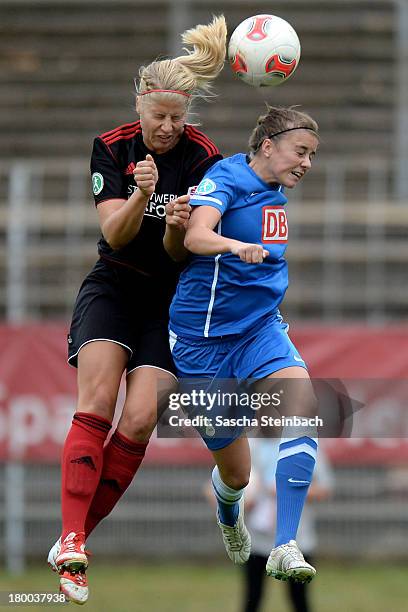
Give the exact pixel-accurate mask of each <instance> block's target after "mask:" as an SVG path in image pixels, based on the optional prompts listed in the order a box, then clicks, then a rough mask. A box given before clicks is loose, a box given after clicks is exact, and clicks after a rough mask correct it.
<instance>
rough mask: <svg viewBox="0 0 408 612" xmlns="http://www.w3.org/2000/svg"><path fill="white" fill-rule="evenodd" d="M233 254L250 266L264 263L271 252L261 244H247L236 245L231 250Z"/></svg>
mask: <svg viewBox="0 0 408 612" xmlns="http://www.w3.org/2000/svg"><path fill="white" fill-rule="evenodd" d="M231 253H232V254H233V255H237V256H238V257H239V258H240V260H241V261H243V262H244V263H248V264H258V263H262V262H263V260H264V259H265V257H268V255H269V252H268V251H266V250H265V249H264V248H263V247H262V246H261V245H260V244H250V243H247V242H239V243H238V244H234V245H233V247H232V248H231Z"/></svg>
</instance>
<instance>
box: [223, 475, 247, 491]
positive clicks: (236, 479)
mask: <svg viewBox="0 0 408 612" xmlns="http://www.w3.org/2000/svg"><path fill="white" fill-rule="evenodd" d="M222 480H223V481H224V483H225V484H226V485H227V486H228V487H231V489H235V490H236V491H239V490H240V489H245V487H246V486H247V484H248V482H249V471H248V472H236V473H230V474H226V475H225V476H224V477H223V478H222Z"/></svg>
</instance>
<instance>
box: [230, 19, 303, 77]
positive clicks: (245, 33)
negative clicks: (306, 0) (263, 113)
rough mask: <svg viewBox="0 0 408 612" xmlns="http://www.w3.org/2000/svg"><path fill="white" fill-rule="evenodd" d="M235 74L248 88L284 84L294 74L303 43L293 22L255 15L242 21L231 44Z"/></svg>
mask: <svg viewBox="0 0 408 612" xmlns="http://www.w3.org/2000/svg"><path fill="white" fill-rule="evenodd" d="M228 57H229V61H230V64H231V68H232V71H233V72H234V73H235V74H236V75H237V76H238V77H239V78H240V79H241V80H242V81H244V83H248V85H252V86H254V87H269V86H271V85H280V84H281V83H284V82H285V81H286V80H287V79H288V78H289V77H291V76H292V74H293V73H294V72H295V70H296V68H297V66H298V64H299V59H300V42H299V38H298V35H297V34H296V32H295V30H294V29H293V28H292V26H291V25H290V23H288V22H287V21H285V20H284V19H282V18H281V17H276V16H275V15H255V16H254V17H248V18H247V19H245V20H244V21H242V22H241V23H240V24H239V25H238V26H237V27H236V28H235V30H234V32H233V33H232V36H231V38H230V41H229V45H228Z"/></svg>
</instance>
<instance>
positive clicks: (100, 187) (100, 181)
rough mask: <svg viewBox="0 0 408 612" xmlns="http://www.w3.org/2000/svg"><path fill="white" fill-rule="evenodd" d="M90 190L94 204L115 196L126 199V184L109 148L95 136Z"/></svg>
mask: <svg viewBox="0 0 408 612" xmlns="http://www.w3.org/2000/svg"><path fill="white" fill-rule="evenodd" d="M91 175H92V176H91V179H92V192H93V195H94V199H95V205H98V204H100V202H104V201H105V200H111V199H115V198H120V199H124V200H126V199H127V184H126V181H125V180H124V178H125V177H124V176H123V174H122V172H121V170H120V167H119V164H118V162H117V160H116V159H115V157H114V155H113V153H112V151H111V150H110V148H109V147H108V146H107V145H106V144H105V143H104V142H103V140H102V139H101V138H99V137H98V138H95V140H94V145H93V150H92V156H91Z"/></svg>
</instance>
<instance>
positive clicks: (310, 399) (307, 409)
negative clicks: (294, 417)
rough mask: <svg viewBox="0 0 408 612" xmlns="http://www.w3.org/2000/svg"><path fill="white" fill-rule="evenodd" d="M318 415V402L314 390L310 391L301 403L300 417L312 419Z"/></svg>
mask: <svg viewBox="0 0 408 612" xmlns="http://www.w3.org/2000/svg"><path fill="white" fill-rule="evenodd" d="M317 414H318V401H317V398H316V395H315V393H314V391H313V389H310V390H309V391H308V392H307V393H306V394H305V395H304V396H303V397H302V400H301V401H300V402H299V414H298V416H303V417H308V418H312V417H314V416H316V415H317Z"/></svg>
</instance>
